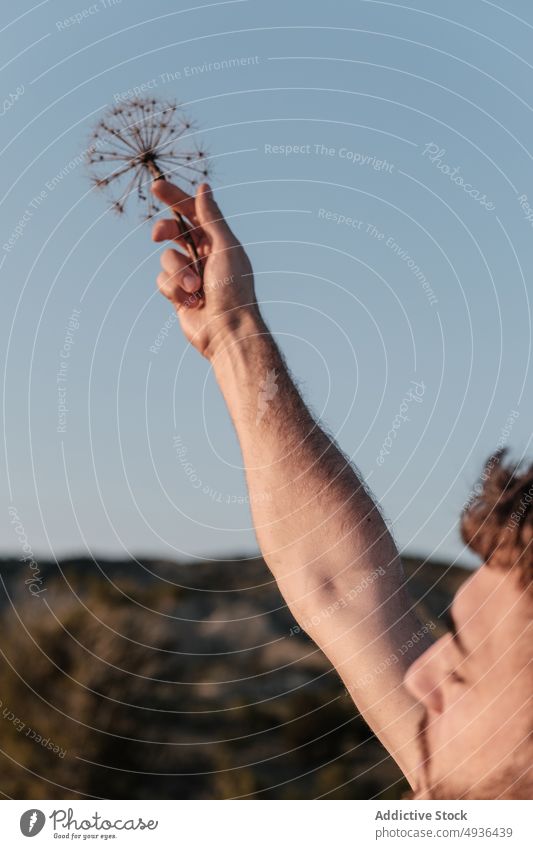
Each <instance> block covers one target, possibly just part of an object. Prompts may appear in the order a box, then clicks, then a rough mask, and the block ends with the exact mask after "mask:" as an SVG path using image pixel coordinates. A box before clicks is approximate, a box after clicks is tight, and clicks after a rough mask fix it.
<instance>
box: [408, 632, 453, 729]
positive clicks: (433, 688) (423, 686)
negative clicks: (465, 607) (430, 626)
mask: <svg viewBox="0 0 533 849" xmlns="http://www.w3.org/2000/svg"><path fill="white" fill-rule="evenodd" d="M445 644H446V637H442V638H441V639H440V640H438V641H437V642H436V643H435V644H434V645H433V646H431V648H429V649H428V650H427V651H425V652H424V654H422V655H420V657H418V658H417V659H416V660H415V662H414V663H412V664H411V666H410V667H409V669H408V670H407V672H406V673H405V677H404V681H403V683H404V686H405V688H406V690H407V691H408V692H409V693H410V694H411V695H412V696H413V697H414V698H415V699H416V700H417V701H418V702H420V703H421V704H422V705H423V706H424V707H425V708H426V710H428V711H432V712H433V713H442V711H443V708H444V699H443V693H442V686H441V684H442V680H443V678H444V674H443V671H442V669H443V664H442V653H443V651H444V649H445Z"/></svg>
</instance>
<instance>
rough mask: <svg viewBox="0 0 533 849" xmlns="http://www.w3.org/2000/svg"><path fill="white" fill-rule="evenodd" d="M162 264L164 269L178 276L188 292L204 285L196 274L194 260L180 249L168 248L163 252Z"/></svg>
mask: <svg viewBox="0 0 533 849" xmlns="http://www.w3.org/2000/svg"><path fill="white" fill-rule="evenodd" d="M161 265H162V267H163V270H164V271H166V272H167V273H168V274H169V275H171V276H173V277H175V278H176V281H177V282H178V285H180V286H181V287H182V288H183V289H185V291H186V292H197V291H198V289H201V287H202V281H201V280H200V278H199V277H198V275H197V274H196V271H195V268H194V265H193V263H192V260H191V259H190V258H189V257H186V256H184V255H183V254H182V253H180V252H179V251H175V250H172V248H167V250H166V251H163V253H162V254H161Z"/></svg>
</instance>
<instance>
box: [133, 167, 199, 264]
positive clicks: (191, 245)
mask: <svg viewBox="0 0 533 849" xmlns="http://www.w3.org/2000/svg"><path fill="white" fill-rule="evenodd" d="M146 164H147V166H148V169H149V171H150V173H151V174H152V176H153V178H154V180H166V177H165V175H164V174H163V172H162V171H161V169H160V167H159V165H157V163H156V162H154V160H150V161H149V162H147V163H146ZM172 215H173V216H174V220H175V221H176V224H177V225H178V229H179V231H180V235H181V236H182V237H183V240H184V241H185V242H186V245H187V252H188V254H189V256H190V258H191V259H192V262H193V265H194V270H195V271H196V274H197V275H198V277H199V278H200V280H202V279H203V268H202V263H201V262H200V257H199V255H198V251H197V250H196V245H195V242H194V239H193V237H192V236H191V233H190V231H189V228H188V227H187V224H186V222H185V219H184V217H183V215H181V214H180V213H179V212H178V210H177V209H173V210H172Z"/></svg>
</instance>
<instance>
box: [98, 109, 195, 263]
mask: <svg viewBox="0 0 533 849" xmlns="http://www.w3.org/2000/svg"><path fill="white" fill-rule="evenodd" d="M193 131H194V128H193V126H192V123H191V121H190V120H188V119H187V118H186V116H185V115H184V114H183V111H182V109H181V107H179V106H178V104H177V103H175V102H173V101H160V100H156V99H152V98H150V99H148V98H138V99H135V100H130V101H128V102H126V103H122V104H120V105H118V106H114V107H113V108H112V109H110V110H109V111H108V112H107V114H106V115H105V116H104V117H103V118H102V119H101V120H100V121H99V122H98V124H97V126H96V128H95V130H94V132H93V133H92V136H91V143H90V147H89V153H88V156H87V161H88V164H89V166H90V168H91V170H92V172H93V177H92V179H93V183H94V185H95V186H96V187H97V188H99V189H109V192H110V193H111V194H112V205H113V209H115V210H116V211H117V212H118V213H122V212H124V208H125V205H126V202H127V200H128V199H129V198H130V197H131V196H132V195H135V194H136V195H137V198H138V199H139V200H140V201H142V202H143V203H146V205H147V217H148V218H151V217H152V216H153V215H154V214H155V213H156V212H157V211H158V210H159V207H158V205H157V203H156V202H155V200H154V198H153V195H152V193H151V192H150V190H149V186H150V183H151V182H152V181H153V180H158V179H163V180H164V179H166V178H167V177H168V178H171V179H172V180H173V182H176V183H178V184H179V183H185V184H186V188H187V189H189V190H190V188H191V187H194V186H195V185H196V184H197V183H198V182H199V181H200V180H202V179H205V178H206V177H207V176H208V175H209V168H208V164H207V158H206V152H205V151H204V150H203V149H202V148H200V147H198V145H197V143H196V142H195V141H194V140H193V139H192V138H191V133H192V132H193ZM114 189H116V191H113V190H114ZM174 217H175V219H176V221H177V223H178V226H179V227H180V230H181V232H182V234H183V236H184V237H185V239H186V241H187V245H188V248H189V253H190V254H191V256H192V258H193V259H194V261H195V263H196V264H199V261H198V254H197V252H196V247H195V244H194V240H193V239H192V237H191V235H190V233H189V226H190V225H188V224H187V222H186V220H185V219H184V218H183V216H182V215H180V213H178V212H174Z"/></svg>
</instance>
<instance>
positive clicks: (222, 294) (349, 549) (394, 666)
mask: <svg viewBox="0 0 533 849" xmlns="http://www.w3.org/2000/svg"><path fill="white" fill-rule="evenodd" d="M155 191H156V192H157V193H158V195H159V196H160V197H161V198H162V199H163V200H165V201H166V202H167V203H174V204H177V205H179V208H180V211H181V212H185V213H186V214H187V215H188V217H189V218H190V220H191V221H192V224H193V230H192V232H193V234H195V237H196V238H197V241H198V245H199V247H200V248H201V249H202V250H201V252H202V255H203V256H204V258H205V266H204V295H203V297H201V298H198V297H196V296H193V297H191V295H190V294H187V292H186V281H185V274H187V272H188V271H190V268H189V267H188V264H189V260H188V259H187V258H185V257H184V256H182V255H181V254H179V253H178V252H176V251H165V253H164V254H163V257H162V264H163V269H164V270H163V272H162V274H161V275H160V278H159V281H158V282H159V285H160V287H161V288H162V291H163V293H164V294H165V295H166V296H167V297H169V298H170V300H172V301H173V303H174V304H175V305H176V307H177V308H178V315H179V317H180V322H181V325H182V328H183V330H184V332H185V334H186V336H187V338H188V339H189V340H190V341H191V342H192V343H193V344H194V345H195V346H196V347H197V348H198V349H199V350H200V351H201V353H203V354H204V356H206V357H207V358H208V359H209V361H210V363H211V364H212V367H213V369H214V372H215V375H216V378H217V381H218V384H219V386H220V389H221V391H222V393H223V395H224V398H225V401H226V403H227V406H228V409H229V411H230V414H231V417H232V420H233V423H234V425H235V428H236V431H237V435H238V438H239V441H240V445H241V450H242V454H243V458H244V464H245V468H246V476H247V482H248V488H249V492H250V502H251V506H252V513H253V519H254V525H255V528H256V533H257V537H258V541H259V544H260V547H261V551H262V553H263V556H264V558H265V560H266V562H267V563H268V566H269V568H270V569H271V571H272V573H273V575H274V577H275V579H276V581H277V583H278V585H279V588H280V590H281V592H282V594H283V596H284V598H285V600H286V602H287V604H288V606H289V608H290V609H291V611H292V613H293V615H294V617H295V619H296V620H297V621H298V622H299V623H300V625H301V626H302V627H303V628H304V630H306V631H307V632H308V633H309V635H310V636H311V637H312V638H313V639H314V640H315V642H316V643H317V644H318V645H319V646H320V648H321V649H322V650H323V651H324V653H325V654H326V655H327V656H328V657H329V659H330V660H331V662H332V663H333V665H334V666H335V668H336V669H337V671H338V672H339V674H340V675H341V677H342V679H343V681H344V683H345V685H346V687H347V689H348V691H349V692H350V694H351V695H352V697H353V699H354V701H355V703H356V704H357V707H358V708H359V710H360V711H361V713H362V714H363V716H364V717H365V719H366V721H367V722H368V724H369V725H370V726H371V727H372V729H373V730H374V731H375V733H376V734H377V735H378V737H380V739H381V740H382V742H383V743H384V745H385V746H386V747H387V749H388V750H389V751H390V752H391V754H392V755H393V757H394V758H395V759H396V760H397V762H398V763H399V765H400V766H401V767H402V769H403V770H404V772H405V773H406V775H407V777H408V778H411V774H412V773H414V770H415V768H416V765H417V763H418V756H419V752H418V745H417V743H416V733H417V729H418V723H419V721H420V718H421V708H420V707H419V706H418V705H417V703H416V702H415V701H414V700H413V698H412V697H411V696H410V695H409V694H408V693H407V691H406V690H405V689H404V687H403V684H402V681H403V676H404V674H405V671H406V670H407V668H408V667H409V665H410V664H411V663H412V662H413V660H415V658H416V657H417V656H418V655H419V654H421V652H423V651H425V649H426V648H428V646H429V644H430V640H429V637H428V636H427V634H426V633H424V629H423V628H422V626H421V623H420V621H419V620H418V618H417V617H416V614H415V613H414V612H413V610H412V603H411V601H410V599H409V597H408V596H407V594H406V592H405V590H404V588H403V584H404V580H405V579H404V575H403V571H402V568H401V564H400V560H399V557H398V552H397V549H396V546H395V544H394V541H393V540H392V538H391V536H390V534H389V532H388V530H387V528H386V525H385V523H384V522H383V519H382V517H381V515H380V513H379V510H378V509H377V507H376V505H375V503H374V501H373V500H372V498H371V496H370V494H369V493H368V492H367V490H366V488H365V487H364V485H363V483H362V482H361V480H360V478H359V477H358V475H357V473H356V471H355V470H354V468H353V467H352V466H351V465H350V464H349V463H348V462H347V460H346V458H345V457H344V456H343V454H342V453H341V452H340V450H339V449H338V448H337V447H336V445H335V444H334V443H333V441H332V440H331V439H330V438H329V437H328V436H327V435H326V434H325V433H324V432H323V430H322V429H321V428H320V427H319V426H318V425H317V423H316V422H315V421H314V419H313V417H312V416H311V414H310V412H309V410H308V409H307V407H306V405H305V404H304V402H303V400H302V398H301V396H300V394H299V393H298V391H297V389H296V387H295V385H294V383H293V381H292V379H291V377H290V375H289V372H288V370H287V368H286V365H285V363H284V361H283V358H282V356H281V354H280V352H279V350H278V347H277V345H276V343H275V341H274V340H273V338H272V336H271V334H270V333H269V331H268V328H267V327H266V325H265V323H264V321H263V319H262V318H261V315H260V313H259V309H258V307H257V303H256V300H255V294H254V290H253V278H252V270H251V267H250V265H249V262H248V260H247V258H246V255H245V253H244V251H243V249H242V247H241V246H240V244H239V243H238V242H237V240H236V239H235V237H234V236H233V234H232V233H231V231H230V230H229V228H228V226H227V224H226V223H225V222H224V220H223V219H222V216H221V213H220V211H219V210H218V207H217V206H216V204H215V203H214V201H213V199H212V196H211V195H210V194H209V193H208V192H206V191H205V190H204V189H201V190H200V191H199V193H198V195H197V198H196V201H193V200H192V199H189V198H186V196H184V195H183V194H182V193H181V192H179V190H178V189H176V188H175V187H172V186H170V184H157V185H156V189H155ZM176 236H177V233H176V231H175V229H174V225H173V222H171V221H165V222H160V223H159V224H157V225H156V229H155V232H154V238H156V239H158V240H162V239H165V238H175V239H176ZM176 241H178V244H179V240H177V239H176ZM225 279H229V280H230V282H229V283H227V284H223V283H221V281H223V280H225ZM199 285H200V281H199V280H196V282H195V283H194V281H191V283H190V286H189V291H190V290H194V289H198V287H199ZM413 637H415V640H414V641H413ZM409 645H410V647H409ZM405 646H407V647H408V648H405Z"/></svg>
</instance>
